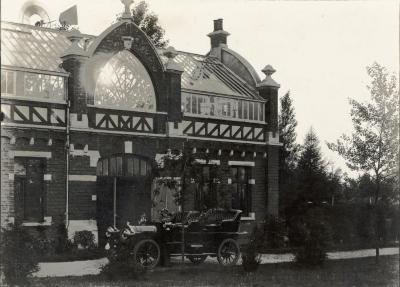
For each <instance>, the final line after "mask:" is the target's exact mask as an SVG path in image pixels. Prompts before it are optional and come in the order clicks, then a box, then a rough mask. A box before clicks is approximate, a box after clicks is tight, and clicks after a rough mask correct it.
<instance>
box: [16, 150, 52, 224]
mask: <svg viewBox="0 0 400 287" xmlns="http://www.w3.org/2000/svg"><path fill="white" fill-rule="evenodd" d="M14 172H15V178H14V181H15V182H14V184H15V185H14V192H15V198H16V200H15V210H16V217H17V220H21V219H22V220H24V221H32V222H42V221H43V218H44V203H45V198H44V184H43V177H44V159H41V158H18V157H17V158H15V163H14Z"/></svg>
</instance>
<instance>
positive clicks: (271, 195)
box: [257, 65, 280, 216]
mask: <svg viewBox="0 0 400 287" xmlns="http://www.w3.org/2000/svg"><path fill="white" fill-rule="evenodd" d="M262 71H263V73H264V74H265V76H266V77H265V79H264V80H263V81H261V82H260V83H259V84H258V85H257V89H258V92H259V94H260V96H261V97H263V98H264V99H266V100H267V103H266V105H265V121H266V123H267V125H268V134H267V147H266V152H267V159H266V161H267V163H266V179H267V184H266V192H267V213H268V214H272V215H276V216H277V215H278V211H279V149H280V145H279V141H278V140H277V139H279V135H278V90H279V87H280V85H279V84H278V83H277V82H275V81H274V79H272V78H271V75H272V74H273V73H275V69H274V68H272V66H270V65H267V66H266V67H265V68H264V69H263V70H262Z"/></svg>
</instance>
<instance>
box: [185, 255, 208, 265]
mask: <svg viewBox="0 0 400 287" xmlns="http://www.w3.org/2000/svg"><path fill="white" fill-rule="evenodd" d="M188 258H189V260H190V262H192V263H193V264H196V265H197V264H201V263H203V262H204V261H205V260H206V259H207V255H188Z"/></svg>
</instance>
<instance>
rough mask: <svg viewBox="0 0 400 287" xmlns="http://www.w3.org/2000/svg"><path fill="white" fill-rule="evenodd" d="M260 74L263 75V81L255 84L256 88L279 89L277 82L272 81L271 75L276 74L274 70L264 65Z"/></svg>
mask: <svg viewBox="0 0 400 287" xmlns="http://www.w3.org/2000/svg"><path fill="white" fill-rule="evenodd" d="M262 72H263V73H264V74H265V79H264V80H262V81H261V82H260V83H258V84H257V88H264V87H274V88H280V86H281V85H279V84H278V83H277V82H275V80H274V79H272V77H271V76H272V74H273V73H275V72H276V70H275V69H274V68H273V67H272V66H271V65H266V66H265V68H264V69H262Z"/></svg>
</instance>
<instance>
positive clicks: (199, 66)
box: [1, 22, 262, 100]
mask: <svg viewBox="0 0 400 287" xmlns="http://www.w3.org/2000/svg"><path fill="white" fill-rule="evenodd" d="M1 24H2V25H1V26H2V27H1V30H2V31H1V32H2V35H1V59H2V65H8V66H14V67H21V68H28V69H37V70H44V71H53V72H65V71H64V70H63V69H62V68H61V67H60V64H61V63H62V61H61V59H60V55H61V54H62V53H63V52H64V51H65V50H66V49H67V48H68V47H69V46H70V45H71V42H70V41H69V40H68V39H67V33H66V32H65V31H59V30H55V29H50V28H43V27H36V26H31V25H26V24H18V23H10V22H1ZM85 36H87V38H89V40H88V41H87V45H90V44H91V42H93V38H94V37H93V36H89V35H85ZM162 52H163V50H159V53H160V54H162ZM160 57H161V59H162V61H163V63H164V64H166V62H167V60H168V59H167V58H166V57H165V56H163V55H160ZM173 60H174V61H175V62H176V63H177V64H179V65H180V66H181V67H182V68H183V70H184V72H183V74H182V89H185V90H191V91H193V92H200V93H206V94H208V93H212V94H221V95H226V96H233V97H241V98H249V99H257V100H262V99H261V98H260V96H259V95H258V93H257V91H256V90H255V89H254V88H253V87H251V86H250V85H248V84H247V83H246V82H245V81H244V80H243V79H241V78H240V77H239V76H237V75H236V74H235V73H233V72H232V71H231V70H230V69H229V68H227V67H226V66H225V65H223V64H222V63H221V62H220V61H219V60H218V59H216V58H213V57H206V56H202V55H197V54H191V53H186V52H178V55H177V56H176V57H175V58H174V59H173Z"/></svg>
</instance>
